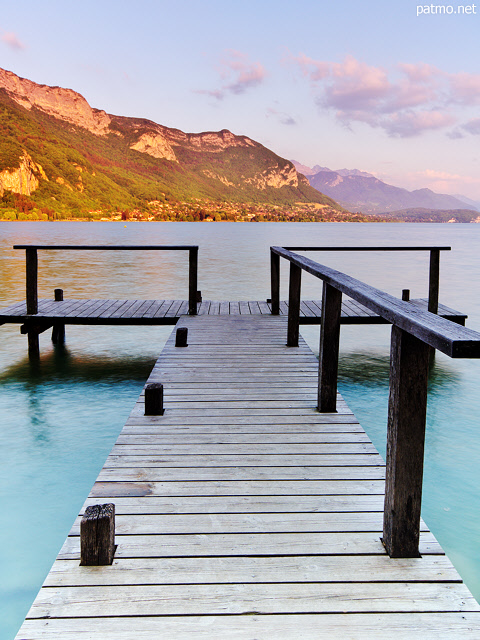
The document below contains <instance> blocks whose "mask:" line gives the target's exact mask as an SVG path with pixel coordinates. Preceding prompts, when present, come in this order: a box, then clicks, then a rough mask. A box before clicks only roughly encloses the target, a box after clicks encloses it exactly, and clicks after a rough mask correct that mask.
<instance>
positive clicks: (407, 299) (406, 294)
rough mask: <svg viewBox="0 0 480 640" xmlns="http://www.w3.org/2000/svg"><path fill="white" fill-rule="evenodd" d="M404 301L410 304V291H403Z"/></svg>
mask: <svg viewBox="0 0 480 640" xmlns="http://www.w3.org/2000/svg"><path fill="white" fill-rule="evenodd" d="M402 300H403V301H404V302H409V300H410V289H402Z"/></svg>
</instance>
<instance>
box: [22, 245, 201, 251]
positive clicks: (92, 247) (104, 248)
mask: <svg viewBox="0 0 480 640" xmlns="http://www.w3.org/2000/svg"><path fill="white" fill-rule="evenodd" d="M13 248H14V249H42V250H49V251H50V250H52V249H62V250H70V249H73V250H79V249H81V250H85V251H91V250H98V249H100V250H102V251H132V250H134V251H183V250H185V251H191V250H197V251H198V245H195V244H184V245H168V244H159V245H154V244H145V245H142V244H140V245H135V244H127V245H123V244H104V245H102V244H90V245H89V244H57V245H49V244H15V245H13Z"/></svg>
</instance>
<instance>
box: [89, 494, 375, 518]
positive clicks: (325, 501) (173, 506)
mask: <svg viewBox="0 0 480 640" xmlns="http://www.w3.org/2000/svg"><path fill="white" fill-rule="evenodd" d="M237 490H238V487H237ZM277 490H278V489H277ZM204 491H205V489H204ZM213 497H214V500H212V498H213ZM95 504H103V498H88V499H87V501H86V502H85V504H84V506H83V508H82V512H83V510H84V509H85V507H87V506H90V505H95ZM213 508H214V509H215V513H304V512H307V513H329V512H338V511H351V512H356V511H378V512H382V511H383V495H382V494H379V495H378V494H373V495H370V494H365V495H349V496H343V495H336V496H309V497H307V496H303V495H302V499H301V500H299V496H298V495H293V496H282V495H273V496H255V495H253V496H237V495H235V496H216V495H215V494H213V495H209V496H174V497H172V498H170V499H168V498H166V497H165V496H161V497H152V496H148V498H145V496H138V497H125V498H122V497H117V498H116V499H115V513H116V516H117V517H118V516H119V515H125V516H126V515H132V514H137V515H138V514H141V515H145V514H157V515H158V514H178V513H213V511H212V509H213Z"/></svg>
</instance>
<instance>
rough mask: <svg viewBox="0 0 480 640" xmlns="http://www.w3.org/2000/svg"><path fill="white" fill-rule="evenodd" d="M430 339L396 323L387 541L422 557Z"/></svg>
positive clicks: (394, 554) (398, 554)
mask: <svg viewBox="0 0 480 640" xmlns="http://www.w3.org/2000/svg"><path fill="white" fill-rule="evenodd" d="M428 354H429V347H428V345H427V344H426V343H424V342H422V341H421V340H419V339H418V338H415V337H414V336H412V335H411V334H409V333H407V332H406V331H403V330H402V329H399V328H398V327H396V326H393V327H392V342H391V351H390V397H389V402H388V433H387V470H386V474H387V475H386V483H385V511H384V520H383V544H384V546H385V549H386V550H387V553H388V555H389V556H390V557H391V558H418V557H419V551H418V541H419V536H420V508H421V503H422V479H423V452H424V446H425V419H426V414H427V380H428Z"/></svg>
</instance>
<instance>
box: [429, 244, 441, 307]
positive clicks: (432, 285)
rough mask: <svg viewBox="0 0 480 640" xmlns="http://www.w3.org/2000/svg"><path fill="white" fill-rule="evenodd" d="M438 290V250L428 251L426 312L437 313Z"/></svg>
mask: <svg viewBox="0 0 480 640" xmlns="http://www.w3.org/2000/svg"><path fill="white" fill-rule="evenodd" d="M439 289H440V250H439V249H430V272H429V279H428V310H429V311H430V313H438V292H439Z"/></svg>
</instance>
